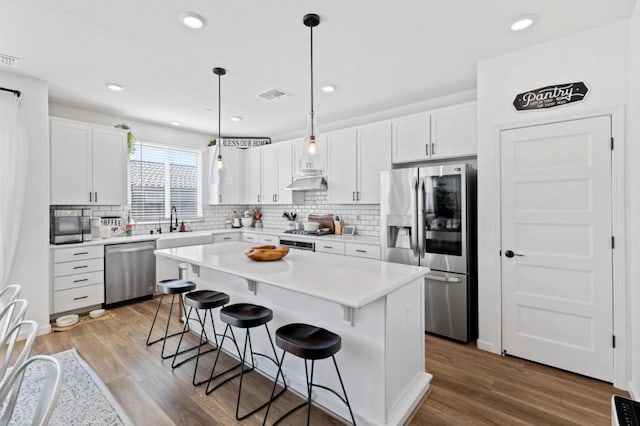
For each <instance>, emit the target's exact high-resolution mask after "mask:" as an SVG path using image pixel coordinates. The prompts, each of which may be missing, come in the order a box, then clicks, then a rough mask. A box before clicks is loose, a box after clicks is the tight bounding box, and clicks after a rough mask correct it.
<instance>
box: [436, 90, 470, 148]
mask: <svg viewBox="0 0 640 426" xmlns="http://www.w3.org/2000/svg"><path fill="white" fill-rule="evenodd" d="M476 121H477V119H476V103H475V102H471V103H467V104H462V105H456V106H454V107H450V108H443V109H439V110H436V111H432V112H431V158H451V157H464V156H470V155H476V154H477V153H478V146H477V131H476V130H477V124H476Z"/></svg>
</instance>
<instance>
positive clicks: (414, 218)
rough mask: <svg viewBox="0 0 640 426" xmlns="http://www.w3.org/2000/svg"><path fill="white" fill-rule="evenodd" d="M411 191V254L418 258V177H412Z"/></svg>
mask: <svg viewBox="0 0 640 426" xmlns="http://www.w3.org/2000/svg"><path fill="white" fill-rule="evenodd" d="M411 189H412V190H413V196H412V197H411V201H412V203H411V204H413V205H412V206H411V242H410V244H411V252H412V253H413V255H414V256H416V257H417V256H418V229H417V227H418V203H417V193H418V177H417V176H415V177H413V179H412V181H411Z"/></svg>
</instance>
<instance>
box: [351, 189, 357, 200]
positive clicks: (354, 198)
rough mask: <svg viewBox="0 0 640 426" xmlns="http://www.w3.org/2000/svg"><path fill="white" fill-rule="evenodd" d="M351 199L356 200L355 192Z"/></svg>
mask: <svg viewBox="0 0 640 426" xmlns="http://www.w3.org/2000/svg"><path fill="white" fill-rule="evenodd" d="M352 198H353V201H355V200H356V191H353V197H352Z"/></svg>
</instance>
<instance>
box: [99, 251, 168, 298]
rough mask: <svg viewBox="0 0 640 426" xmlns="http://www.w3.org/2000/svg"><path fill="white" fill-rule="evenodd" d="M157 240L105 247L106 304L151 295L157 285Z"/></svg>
mask: <svg viewBox="0 0 640 426" xmlns="http://www.w3.org/2000/svg"><path fill="white" fill-rule="evenodd" d="M155 248H156V242H155V241H141V242H135V243H124V244H109V245H105V246H104V263H105V265H104V271H105V272H104V280H105V281H104V283H105V285H104V303H105V305H112V304H114V303H119V302H124V301H126V300H131V299H137V298H140V297H145V296H152V295H153V292H154V289H155V286H156V256H155V255H154V254H153V251H154V250H155Z"/></svg>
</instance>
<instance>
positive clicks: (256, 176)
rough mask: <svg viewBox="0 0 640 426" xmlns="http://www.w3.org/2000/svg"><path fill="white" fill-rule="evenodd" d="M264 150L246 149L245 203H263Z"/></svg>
mask: <svg viewBox="0 0 640 426" xmlns="http://www.w3.org/2000/svg"><path fill="white" fill-rule="evenodd" d="M261 155H262V150H261V149H260V148H249V149H247V150H246V151H245V174H244V197H243V199H244V203H243V204H256V203H258V204H260V203H262V167H261V163H262V161H261Z"/></svg>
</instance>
